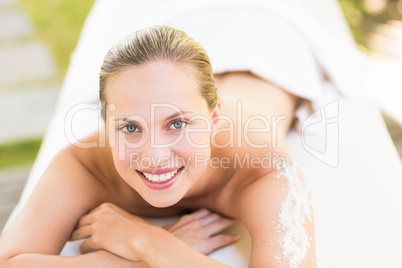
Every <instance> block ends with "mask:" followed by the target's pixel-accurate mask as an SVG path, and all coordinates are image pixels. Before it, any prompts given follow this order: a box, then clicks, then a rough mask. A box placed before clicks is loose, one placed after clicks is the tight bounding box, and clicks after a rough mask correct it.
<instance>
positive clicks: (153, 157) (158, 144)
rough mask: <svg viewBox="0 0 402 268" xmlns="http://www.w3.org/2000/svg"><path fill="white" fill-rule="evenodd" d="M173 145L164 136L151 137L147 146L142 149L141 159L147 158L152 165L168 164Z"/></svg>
mask: <svg viewBox="0 0 402 268" xmlns="http://www.w3.org/2000/svg"><path fill="white" fill-rule="evenodd" d="M173 146H174V144H173V143H172V142H171V141H170V140H169V139H168V138H167V137H166V136H164V135H161V134H155V135H153V136H152V135H151V137H150V139H149V140H148V142H147V144H146V145H144V147H143V148H142V153H141V155H142V157H148V158H150V159H149V160H150V161H152V162H153V163H164V162H169V159H170V157H171V148H172V147H173Z"/></svg>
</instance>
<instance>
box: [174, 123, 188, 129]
mask: <svg viewBox="0 0 402 268" xmlns="http://www.w3.org/2000/svg"><path fill="white" fill-rule="evenodd" d="M185 125H186V122H184V121H176V122H174V123H173V124H172V125H171V128H173V129H181V128H183V127H184V126H185Z"/></svg>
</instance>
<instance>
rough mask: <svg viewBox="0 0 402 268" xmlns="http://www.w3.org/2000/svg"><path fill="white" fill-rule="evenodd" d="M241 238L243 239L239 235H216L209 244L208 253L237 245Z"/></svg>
mask: <svg viewBox="0 0 402 268" xmlns="http://www.w3.org/2000/svg"><path fill="white" fill-rule="evenodd" d="M240 238H241V236H240V235H237V234H236V235H223V234H221V235H216V236H214V237H212V238H211V239H210V243H209V245H210V251H209V252H208V253H210V252H212V251H214V250H215V249H218V248H221V247H224V246H227V245H230V244H232V243H235V242H237V241H239V240H240ZM208 253H207V254H208Z"/></svg>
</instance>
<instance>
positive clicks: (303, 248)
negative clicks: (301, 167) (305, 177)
mask: <svg viewBox="0 0 402 268" xmlns="http://www.w3.org/2000/svg"><path fill="white" fill-rule="evenodd" d="M287 160H288V159H287ZM297 166H298V165H297V163H296V162H295V161H294V160H293V159H292V160H291V161H289V162H287V163H283V164H282V165H281V166H279V165H277V166H276V169H277V170H282V172H280V173H279V174H278V176H277V177H278V178H283V179H286V180H287V185H288V193H287V195H286V198H285V200H284V201H283V203H282V206H281V211H280V213H279V224H278V232H280V233H281V239H280V240H279V243H280V247H281V249H282V256H281V257H279V256H278V257H277V261H278V262H280V263H281V262H284V261H287V262H289V267H290V268H297V267H300V265H301V264H302V263H303V262H304V258H305V256H306V255H307V251H308V248H309V247H310V242H309V239H308V233H307V230H306V229H305V228H304V226H303V224H304V221H305V219H306V218H307V219H308V220H310V221H311V220H312V219H311V214H312V213H311V200H310V198H309V192H308V190H307V187H306V186H305V185H304V183H303V182H302V180H301V179H300V178H299V176H298V172H297Z"/></svg>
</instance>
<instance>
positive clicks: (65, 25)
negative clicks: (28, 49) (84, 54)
mask: <svg viewBox="0 0 402 268" xmlns="http://www.w3.org/2000/svg"><path fill="white" fill-rule="evenodd" d="M93 3H94V0H35V1H32V0H20V4H21V6H22V7H23V9H24V10H25V11H26V12H27V13H28V14H29V16H30V17H31V19H32V20H33V22H34V24H35V28H36V31H37V33H38V36H39V38H40V39H41V40H43V41H44V42H45V43H46V44H47V45H48V46H49V47H50V49H51V51H52V52H53V55H54V57H55V59H56V62H57V64H58V66H59V69H60V72H61V75H64V74H65V72H66V70H67V67H68V64H69V60H70V54H71V52H72V51H73V50H74V48H75V45H76V43H77V40H78V37H79V34H80V31H81V28H82V25H83V23H84V21H85V18H86V16H87V14H88V12H89V10H90V9H91V7H92V5H93Z"/></svg>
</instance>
